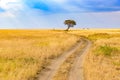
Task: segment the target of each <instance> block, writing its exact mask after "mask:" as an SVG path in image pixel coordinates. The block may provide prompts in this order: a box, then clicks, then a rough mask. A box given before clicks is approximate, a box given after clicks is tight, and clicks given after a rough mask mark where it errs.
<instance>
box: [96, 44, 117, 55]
mask: <svg viewBox="0 0 120 80" xmlns="http://www.w3.org/2000/svg"><path fill="white" fill-rule="evenodd" d="M115 51H118V49H117V48H116V47H111V46H109V45H104V46H100V47H98V48H97V49H96V55H101V54H102V55H104V56H111V55H112V52H115Z"/></svg>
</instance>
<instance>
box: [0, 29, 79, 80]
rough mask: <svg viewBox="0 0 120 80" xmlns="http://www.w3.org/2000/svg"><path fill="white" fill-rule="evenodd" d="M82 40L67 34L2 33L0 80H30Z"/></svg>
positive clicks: (5, 31) (15, 31)
mask: <svg viewBox="0 0 120 80" xmlns="http://www.w3.org/2000/svg"><path fill="white" fill-rule="evenodd" d="M78 39H79V38H78V37H76V36H74V35H69V34H67V33H65V32H64V31H50V30H0V80H28V79H29V78H31V77H34V76H35V75H36V74H37V72H38V71H39V72H40V71H41V70H42V69H43V68H44V67H45V66H46V65H49V64H50V61H51V59H54V58H57V57H58V56H59V55H61V54H62V53H63V52H64V51H66V50H67V49H69V48H70V47H71V46H72V45H74V44H75V43H76V41H77V40H78Z"/></svg>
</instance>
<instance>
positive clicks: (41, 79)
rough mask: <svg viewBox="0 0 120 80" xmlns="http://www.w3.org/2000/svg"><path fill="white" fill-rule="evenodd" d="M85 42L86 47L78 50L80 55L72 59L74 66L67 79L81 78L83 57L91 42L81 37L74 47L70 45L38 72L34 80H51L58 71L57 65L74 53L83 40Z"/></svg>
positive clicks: (77, 79)
mask: <svg viewBox="0 0 120 80" xmlns="http://www.w3.org/2000/svg"><path fill="white" fill-rule="evenodd" d="M84 41H85V42H86V47H85V48H83V49H82V51H81V52H80V53H81V55H79V56H77V57H76V59H75V61H74V66H73V67H72V68H71V71H70V72H69V77H68V80H83V68H82V65H83V59H84V56H85V55H86V53H87V51H88V49H89V47H90V45H91V43H90V41H88V40H86V39H81V40H80V41H79V42H78V43H77V44H76V45H75V46H74V47H72V48H71V49H70V50H68V51H66V52H65V53H63V55H61V56H60V57H58V58H57V59H55V60H54V61H53V62H52V63H51V65H49V66H47V68H46V70H43V71H42V72H40V74H39V75H38V77H37V78H36V80H52V79H53V77H54V75H55V74H56V72H57V71H58V69H59V67H60V66H61V65H62V63H63V62H64V61H65V60H66V59H67V58H68V57H69V56H70V55H71V54H74V52H75V51H76V50H77V49H79V47H80V46H81V45H82V43H83V42H84Z"/></svg>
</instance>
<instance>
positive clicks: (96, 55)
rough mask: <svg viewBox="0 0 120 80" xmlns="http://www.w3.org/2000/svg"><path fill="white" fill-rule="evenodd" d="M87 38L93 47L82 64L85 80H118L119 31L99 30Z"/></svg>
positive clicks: (119, 65)
mask: <svg viewBox="0 0 120 80" xmlns="http://www.w3.org/2000/svg"><path fill="white" fill-rule="evenodd" d="M87 37H88V38H89V39H91V40H92V41H93V46H92V48H91V51H90V52H89V54H88V55H87V56H86V60H85V63H84V70H85V80H120V30H105V31H104V30H101V32H95V33H94V34H90V35H88V36H87Z"/></svg>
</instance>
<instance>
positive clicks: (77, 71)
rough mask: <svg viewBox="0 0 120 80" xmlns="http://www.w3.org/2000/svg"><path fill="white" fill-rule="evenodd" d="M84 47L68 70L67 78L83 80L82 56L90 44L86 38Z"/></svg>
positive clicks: (83, 56) (69, 79)
mask: <svg viewBox="0 0 120 80" xmlns="http://www.w3.org/2000/svg"><path fill="white" fill-rule="evenodd" d="M85 42H86V47H85V48H83V49H82V51H81V52H80V54H81V55H79V56H77V57H76V59H75V61H74V63H73V65H74V66H73V67H72V68H71V70H70V72H69V73H70V74H69V78H68V80H84V73H83V62H84V58H85V56H86V54H87V52H88V51H89V48H90V46H91V42H90V41H89V40H86V39H85Z"/></svg>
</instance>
